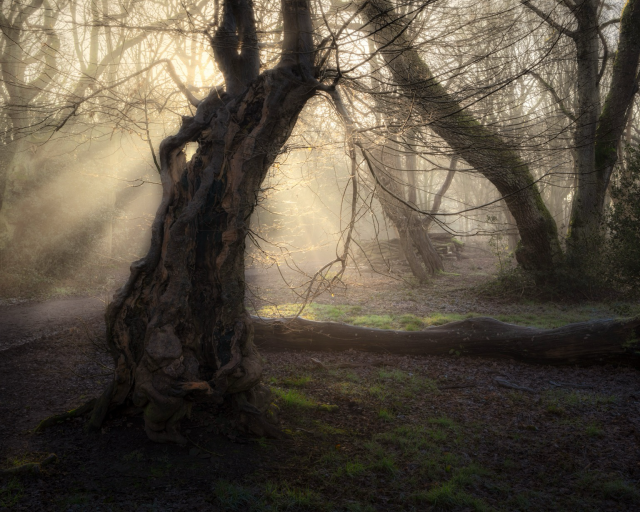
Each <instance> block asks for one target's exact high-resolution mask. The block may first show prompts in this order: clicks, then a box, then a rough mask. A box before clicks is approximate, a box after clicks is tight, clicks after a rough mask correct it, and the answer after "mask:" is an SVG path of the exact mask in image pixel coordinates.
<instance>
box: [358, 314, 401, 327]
mask: <svg viewBox="0 0 640 512" xmlns="http://www.w3.org/2000/svg"><path fill="white" fill-rule="evenodd" d="M352 323H353V325H358V326H360V327H371V328H372V329H393V324H394V322H393V318H392V317H391V315H365V316H358V317H356V318H354V319H353V322H352Z"/></svg>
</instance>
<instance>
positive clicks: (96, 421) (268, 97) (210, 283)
mask: <svg viewBox="0 0 640 512" xmlns="http://www.w3.org/2000/svg"><path fill="white" fill-rule="evenodd" d="M283 15H284V40H283V54H282V58H281V60H280V62H279V64H278V65H277V66H276V67H275V68H274V69H272V70H268V71H265V72H263V73H261V74H259V65H260V63H259V50H258V45H257V37H256V30H255V23H254V19H253V6H252V2H251V0H225V1H224V7H223V14H222V22H221V24H220V27H219V29H218V31H217V32H216V35H215V37H214V38H213V39H212V45H213V48H214V55H215V57H216V61H217V63H218V66H219V68H220V69H221V71H222V72H223V75H224V77H225V83H226V91H223V90H222V89H214V90H213V91H212V93H211V94H210V95H209V96H208V97H207V98H206V99H205V100H203V101H202V102H201V104H200V105H199V106H198V109H197V112H196V114H195V116H194V117H192V118H189V117H187V118H183V124H182V127H181V128H180V131H179V132H178V133H177V134H176V135H174V136H171V137H168V138H166V139H165V140H164V141H163V142H162V144H161V145H160V150H159V153H160V166H161V177H162V184H163V199H162V202H161V205H160V207H159V209H158V212H157V214H156V218H155V221H154V224H153V227H152V239H151V247H150V249H149V252H148V254H147V256H146V257H145V258H143V259H142V260H140V261H137V262H135V263H133V264H132V266H131V276H130V278H129V280H128V282H127V283H126V285H125V286H124V287H123V288H122V289H121V290H120V291H119V292H118V293H117V294H116V295H115V296H114V299H113V302H111V304H110V305H109V307H108V309H107V313H106V323H107V336H108V343H109V347H110V349H111V352H112V354H113V357H114V360H115V363H116V370H115V375H114V379H113V382H112V383H111V385H110V386H109V388H108V389H107V390H106V391H105V393H104V394H103V395H102V397H101V398H100V399H99V400H98V402H97V404H96V407H95V408H94V412H93V416H92V419H91V423H90V426H92V427H94V428H95V427H98V426H99V425H100V424H101V422H102V421H103V418H104V416H105V415H106V413H107V412H108V411H109V410H110V409H112V408H113V407H115V406H118V405H121V404H126V403H131V404H133V405H135V406H137V407H140V408H143V409H144V419H145V425H146V432H147V434H148V436H149V437H150V438H151V439H153V440H156V441H175V442H184V438H183V437H182V436H181V435H180V433H179V430H178V427H179V422H180V419H181V418H182V417H183V416H184V415H185V414H186V413H187V411H188V409H189V407H190V405H191V403H192V402H193V400H206V401H210V402H212V403H217V404H221V405H223V404H224V406H225V407H227V408H228V410H229V411H231V413H232V415H233V417H234V418H235V421H236V423H237V425H238V426H239V427H240V428H246V429H247V430H250V431H253V432H255V433H257V434H259V435H265V434H270V435H276V433H277V431H276V430H275V428H274V427H273V426H272V425H271V424H270V423H269V422H268V421H266V418H267V416H268V415H269V406H270V403H271V400H270V394H269V391H268V389H267V388H265V387H263V386H260V385H259V381H260V376H261V372H262V363H261V360H260V357H259V355H258V353H257V351H256V349H255V346H254V343H253V324H252V321H251V318H250V317H249V315H248V314H247V312H246V310H245V308H244V288H245V280H244V251H245V236H246V233H247V229H248V222H249V218H250V215H251V212H252V210H253V208H254V205H255V202H256V197H257V194H258V192H259V189H260V185H261V183H262V181H263V180H264V178H265V175H266V173H267V170H268V169H269V167H270V166H271V164H272V163H273V161H274V159H275V158H276V156H277V154H278V152H279V151H280V150H281V148H282V146H283V145H284V143H285V142H286V140H287V138H288V137H289V135H290V133H291V131H292V129H293V127H294V125H295V123H296V120H297V117H298V115H299V113H300V111H301V110H302V108H303V107H304V105H305V104H306V102H307V100H308V99H309V98H310V97H311V96H313V95H314V93H315V90H316V89H317V82H316V81H315V78H314V77H313V59H314V46H313V42H312V39H311V35H312V25H311V17H310V11H309V5H308V1H307V0H284V1H283ZM188 142H197V143H198V150H197V152H196V154H195V155H194V156H193V158H192V159H191V160H190V161H189V162H186V158H185V153H184V151H183V149H184V147H185V145H186V144H187V143H188Z"/></svg>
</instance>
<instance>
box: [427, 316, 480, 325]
mask: <svg viewBox="0 0 640 512" xmlns="http://www.w3.org/2000/svg"><path fill="white" fill-rule="evenodd" d="M474 316H479V315H478V314H477V313H467V314H466V315H460V314H458V313H434V314H432V315H429V316H427V317H425V318H424V319H423V321H424V324H425V325H427V326H434V325H444V324H448V323H450V322H459V321H460V320H466V319H468V318H473V317H474Z"/></svg>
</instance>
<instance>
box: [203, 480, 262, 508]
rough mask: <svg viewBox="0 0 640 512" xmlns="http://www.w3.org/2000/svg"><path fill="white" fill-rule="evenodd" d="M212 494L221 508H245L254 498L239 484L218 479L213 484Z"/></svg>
mask: <svg viewBox="0 0 640 512" xmlns="http://www.w3.org/2000/svg"><path fill="white" fill-rule="evenodd" d="M213 496H214V498H215V500H216V502H217V503H218V505H220V506H221V507H222V508H223V510H229V511H231V510H247V509H248V508H249V507H250V506H251V504H253V503H255V501H256V498H255V496H253V494H252V493H251V492H250V491H249V490H247V489H246V488H244V487H242V486H241V485H237V484H233V483H231V482H228V481H226V480H218V481H217V482H216V483H215V484H214V486H213Z"/></svg>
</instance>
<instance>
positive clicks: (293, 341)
mask: <svg viewBox="0 0 640 512" xmlns="http://www.w3.org/2000/svg"><path fill="white" fill-rule="evenodd" d="M254 329H255V343H256V345H257V346H258V348H260V349H262V350H314V351H340V350H349V349H355V350H362V351H366V352H375V353H391V354H406V355H449V354H453V355H465V356H478V357H491V358H511V359H516V360H518V361H522V362H525V363H536V364H552V365H566V364H579V365H592V364H606V363H612V364H622V365H626V366H633V367H640V342H639V339H640V317H637V318H631V319H619V320H593V321H590V322H581V323H575V324H569V325H565V326H563V327H559V328H557V329H536V328H533V327H522V326H519V325H513V324H506V323H503V322H499V321H497V320H494V319H493V318H486V317H477V318H470V319H468V320H462V321H460V322H451V323H448V324H445V325H441V326H437V327H429V328H427V329H424V330H422V331H412V332H405V331H390V330H381V329H368V328H365V327H355V326H352V325H346V324H340V323H334V322H315V321H312V320H305V319H302V318H295V319H291V318H284V319H282V318H274V319H264V318H257V317H254Z"/></svg>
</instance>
